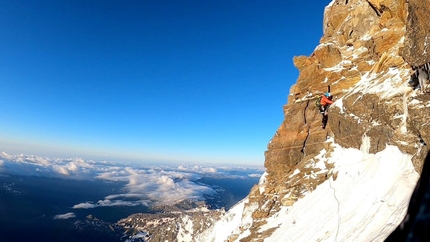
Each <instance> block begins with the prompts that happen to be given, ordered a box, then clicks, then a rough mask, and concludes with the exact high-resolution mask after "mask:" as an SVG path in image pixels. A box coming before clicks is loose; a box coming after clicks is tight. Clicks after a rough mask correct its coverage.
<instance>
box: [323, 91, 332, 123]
mask: <svg viewBox="0 0 430 242" xmlns="http://www.w3.org/2000/svg"><path fill="white" fill-rule="evenodd" d="M332 99H333V96H332V95H331V94H330V93H329V92H326V93H325V94H324V95H322V97H321V101H320V104H321V105H320V112H321V114H322V116H323V117H322V128H323V129H325V126H326V125H327V121H328V108H329V106H330V105H331V104H333V101H332Z"/></svg>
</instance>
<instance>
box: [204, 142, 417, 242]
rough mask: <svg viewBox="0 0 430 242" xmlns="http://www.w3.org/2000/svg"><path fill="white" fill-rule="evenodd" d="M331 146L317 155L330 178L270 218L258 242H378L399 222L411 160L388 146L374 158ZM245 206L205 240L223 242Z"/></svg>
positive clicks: (413, 176) (409, 187)
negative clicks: (329, 166) (328, 169)
mask: <svg viewBox="0 0 430 242" xmlns="http://www.w3.org/2000/svg"><path fill="white" fill-rule="evenodd" d="M363 139H367V137H363ZM331 141H332V140H331ZM366 143H367V142H363V144H366ZM334 146H335V147H334V152H332V153H331V155H330V157H327V154H326V153H322V154H321V155H320V159H319V161H318V163H319V162H324V161H325V162H329V163H333V164H334V166H335V168H334V170H333V174H335V175H334V176H332V177H331V178H330V179H329V180H327V181H326V182H324V183H322V184H321V185H319V186H318V187H317V188H316V189H315V190H314V191H312V192H310V193H308V194H306V195H305V197H304V198H302V199H299V200H298V201H297V202H296V203H295V204H293V206H291V207H282V208H281V210H280V211H279V212H278V213H277V214H275V215H274V216H272V217H270V218H269V219H268V220H267V224H266V225H265V226H263V228H262V230H261V231H260V232H262V231H264V230H268V229H270V228H276V229H275V231H274V232H273V233H272V234H271V236H270V237H267V238H265V239H264V241H266V242H272V241H273V242H279V241H294V242H298V241H303V242H309V241H354V242H357V241H366V242H368V241H383V240H384V239H385V238H386V237H387V236H388V235H389V234H390V233H391V232H392V231H393V230H394V229H395V228H396V227H397V224H399V223H400V221H401V220H402V219H403V217H404V215H405V213H406V210H407V206H408V203H409V198H410V196H411V194H412V192H413V189H414V187H415V184H416V182H417V180H418V178H419V175H418V173H417V172H416V171H415V170H414V167H413V166H412V163H411V156H410V155H408V154H404V153H402V152H401V151H400V150H399V149H398V148H397V147H396V146H389V145H387V147H386V149H385V150H383V151H381V152H378V153H376V154H369V153H368V147H362V148H361V150H358V149H353V148H348V149H345V148H342V147H340V146H339V145H336V144H334ZM315 165H316V166H317V165H321V164H315ZM333 178H334V179H333ZM392 184H395V185H392ZM405 194H407V196H405ZM246 202H247V201H246V200H244V201H242V202H241V203H239V204H237V205H236V206H235V207H234V208H232V209H231V210H230V211H229V212H228V213H227V215H226V216H225V219H223V220H221V221H219V222H217V224H215V226H214V227H213V229H212V230H211V231H210V233H211V234H206V236H205V239H206V240H205V241H224V240H225V239H227V236H228V235H229V234H230V232H232V231H234V230H235V229H236V230H237V229H238V228H239V227H240V226H241V225H243V221H242V224H241V220H240V219H237V218H238V217H239V218H240V217H242V216H243V214H246V213H247V211H246V209H245V211H242V209H241V208H243V207H244V203H246ZM221 231H223V232H221ZM248 233H249V232H248ZM248 233H247V231H245V232H243V233H242V234H241V236H240V237H239V238H237V240H236V241H239V240H240V239H241V238H243V237H246V235H247V234H248Z"/></svg>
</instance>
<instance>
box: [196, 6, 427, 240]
mask: <svg viewBox="0 0 430 242" xmlns="http://www.w3.org/2000/svg"><path fill="white" fill-rule="evenodd" d="M323 21H324V25H323V26H324V34H323V36H322V37H321V40H320V44H319V45H318V46H317V47H316V48H315V50H314V52H313V53H312V54H311V55H310V56H297V57H294V59H293V61H294V65H295V66H296V67H297V68H298V69H299V72H300V74H299V76H298V79H297V82H296V84H294V85H293V86H292V87H291V89H290V94H289V96H288V103H287V104H286V105H285V106H284V121H283V123H282V124H281V125H280V127H279V128H278V130H277V131H276V133H275V135H274V137H273V138H272V140H271V141H270V143H269V144H268V148H267V151H266V152H265V167H266V172H265V174H264V175H263V177H262V178H261V179H260V184H258V185H256V186H254V187H253V188H252V190H251V191H250V193H249V195H248V197H247V198H246V199H245V200H244V202H242V203H240V206H237V207H236V208H234V209H236V210H237V209H240V211H242V213H241V214H242V215H241V216H242V218H241V221H240V223H238V225H237V228H235V229H234V230H231V231H232V232H231V233H230V234H229V235H227V237H224V238H220V239H218V238H217V239H213V240H215V241H240V242H246V241H253V242H256V241H264V240H265V238H268V237H270V236H271V235H272V234H274V233H276V232H275V230H276V229H277V228H275V227H270V228H268V227H267V226H266V227H265V225H267V223H268V221H269V220H270V219H271V218H273V217H276V216H277V215H278V214H279V211H280V210H281V209H285V208H286V207H289V206H292V205H294V204H295V203H296V202H297V201H298V200H300V199H301V198H303V197H304V196H305V195H306V194H309V193H311V192H312V191H315V190H316V189H317V188H318V187H319V186H320V185H321V186H323V185H324V184H325V185H327V183H325V182H326V181H327V180H329V179H330V180H329V181H335V180H336V179H337V178H338V175H339V174H338V173H336V172H334V169H333V166H335V163H329V162H325V161H324V162H323V161H322V160H321V159H320V160H319V158H318V157H319V154H324V156H325V157H330V155H331V154H332V153H333V154H335V152H334V148H333V147H334V145H337V146H341V147H343V148H355V149H359V150H360V149H361V150H365V152H366V153H367V154H369V153H370V154H375V153H379V152H380V151H382V150H385V149H386V147H388V146H389V147H396V149H397V148H398V150H400V151H399V152H400V153H401V154H402V155H404V154H406V156H408V157H411V158H408V160H407V162H408V164H410V163H411V162H412V164H413V167H414V169H415V171H416V172H418V173H421V171H422V168H423V164H424V160H425V157H426V156H427V154H428V147H427V145H426V144H430V120H429V115H428V113H429V111H430V95H429V94H423V93H421V92H420V91H419V90H413V89H412V88H411V87H410V86H409V85H408V82H409V81H410V80H411V75H412V74H414V72H415V71H414V70H413V67H417V66H421V65H423V64H427V63H429V62H430V51H429V50H428V48H429V46H430V42H429V41H430V40H428V38H429V33H430V32H429V31H430V25H428V23H430V1H429V0H333V1H332V2H331V3H330V4H329V5H328V6H327V7H326V8H325V12H324V20H323ZM328 89H330V91H331V93H332V94H333V96H334V101H335V103H334V104H333V105H332V106H331V107H330V109H329V119H328V125H327V127H326V129H323V128H321V119H322V117H321V114H320V113H319V111H318V109H317V108H316V106H315V101H316V99H317V98H318V97H319V96H320V95H321V94H322V93H324V92H326V91H327V90H328ZM320 161H321V162H320ZM318 162H319V163H323V164H324V166H325V167H321V166H317V165H316V163H318ZM411 169H412V168H411ZM412 170H413V169H412ZM339 177H340V175H339ZM323 183H324V184H323ZM393 185H395V184H393ZM330 186H331V185H330ZM405 196H409V195H408V194H405ZM408 199H409V198H405V200H408ZM336 200H337V198H336ZM337 202H339V201H337ZM338 206H340V205H338ZM405 212H406V211H405ZM232 215H233V214H230V215H229V214H227V215H226V216H224V218H223V219H224V221H225V222H228V221H231V220H232V217H233V216H232ZM211 223H212V222H211ZM211 223H206V224H209V225H208V226H209V227H210V226H211V225H210V224H211ZM398 223H400V222H398ZM294 224H295V221H294V222H293V225H294ZM369 226H370V225H369ZM396 226H397V224H396ZM370 227H371V226H370ZM199 230H201V229H199ZM212 231H216V230H214V229H212ZM385 232H386V231H385ZM206 234H210V232H208V233H206ZM213 234H214V233H212V235H213ZM384 234H386V233H384ZM336 236H337V233H336ZM365 236H366V235H364V237H365ZM193 238H194V239H193V240H194V241H212V239H211V240H207V239H208V237H205V232H204V233H202V234H200V235H197V236H193ZM380 239H381V238H378V239H376V240H378V241H379V240H380ZM376 240H373V241H376ZM318 241H323V239H319V240H318Z"/></svg>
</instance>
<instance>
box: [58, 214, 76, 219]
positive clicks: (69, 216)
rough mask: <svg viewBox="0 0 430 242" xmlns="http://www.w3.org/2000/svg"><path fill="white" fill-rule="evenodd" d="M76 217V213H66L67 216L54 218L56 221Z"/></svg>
mask: <svg viewBox="0 0 430 242" xmlns="http://www.w3.org/2000/svg"><path fill="white" fill-rule="evenodd" d="M74 217H76V215H75V213H65V214H57V215H55V216H54V219H69V218H74Z"/></svg>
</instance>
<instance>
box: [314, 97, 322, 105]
mask: <svg viewBox="0 0 430 242" xmlns="http://www.w3.org/2000/svg"><path fill="white" fill-rule="evenodd" d="M321 98H322V96H319V97H318V98H317V100H315V106H316V107H317V108H320V107H321Z"/></svg>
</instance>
